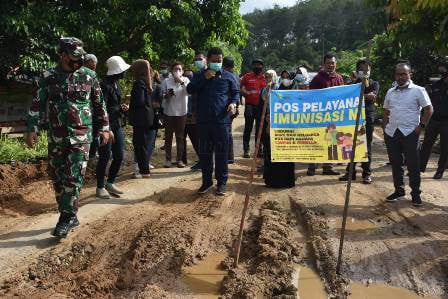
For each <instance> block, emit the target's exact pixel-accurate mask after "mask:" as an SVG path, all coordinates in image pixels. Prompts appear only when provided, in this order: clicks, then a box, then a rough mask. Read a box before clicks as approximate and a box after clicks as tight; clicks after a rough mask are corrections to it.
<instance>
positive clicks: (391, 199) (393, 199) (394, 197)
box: [386, 191, 405, 202]
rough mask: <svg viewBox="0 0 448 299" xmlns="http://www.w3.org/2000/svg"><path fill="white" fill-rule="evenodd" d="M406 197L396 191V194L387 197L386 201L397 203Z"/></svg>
mask: <svg viewBox="0 0 448 299" xmlns="http://www.w3.org/2000/svg"><path fill="white" fill-rule="evenodd" d="M404 196H405V193H404V192H397V191H395V192H394V193H392V194H391V195H389V196H388V197H386V201H387V202H397V201H399V200H402V199H404Z"/></svg>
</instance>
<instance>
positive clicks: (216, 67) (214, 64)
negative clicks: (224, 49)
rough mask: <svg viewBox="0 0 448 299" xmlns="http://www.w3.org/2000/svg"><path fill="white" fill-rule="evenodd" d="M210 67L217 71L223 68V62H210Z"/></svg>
mask: <svg viewBox="0 0 448 299" xmlns="http://www.w3.org/2000/svg"><path fill="white" fill-rule="evenodd" d="M208 68H209V69H211V70H212V71H215V72H217V71H220V70H221V68H222V63H221V62H210V63H209V64H208Z"/></svg>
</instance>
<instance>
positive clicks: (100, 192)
mask: <svg viewBox="0 0 448 299" xmlns="http://www.w3.org/2000/svg"><path fill="white" fill-rule="evenodd" d="M96 197H98V198H101V199H109V198H110V194H109V192H107V190H106V188H96Z"/></svg>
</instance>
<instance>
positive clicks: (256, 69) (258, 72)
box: [252, 67, 263, 75]
mask: <svg viewBox="0 0 448 299" xmlns="http://www.w3.org/2000/svg"><path fill="white" fill-rule="evenodd" d="M252 70H253V71H254V73H255V74H257V75H259V74H261V72H262V71H263V68H261V67H254V68H253V69H252Z"/></svg>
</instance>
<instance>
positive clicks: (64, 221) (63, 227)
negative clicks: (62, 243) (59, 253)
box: [52, 213, 79, 238]
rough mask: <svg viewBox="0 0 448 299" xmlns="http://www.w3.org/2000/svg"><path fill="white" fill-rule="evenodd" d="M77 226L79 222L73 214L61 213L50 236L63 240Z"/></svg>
mask: <svg viewBox="0 0 448 299" xmlns="http://www.w3.org/2000/svg"><path fill="white" fill-rule="evenodd" d="M78 225H79V221H78V218H77V217H76V215H75V214H68V213H61V216H59V221H58V223H57V224H56V227H55V228H54V231H53V233H52V235H53V236H55V237H59V238H65V237H66V236H67V234H68V233H69V232H70V230H71V229H72V228H74V227H76V226H78Z"/></svg>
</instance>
